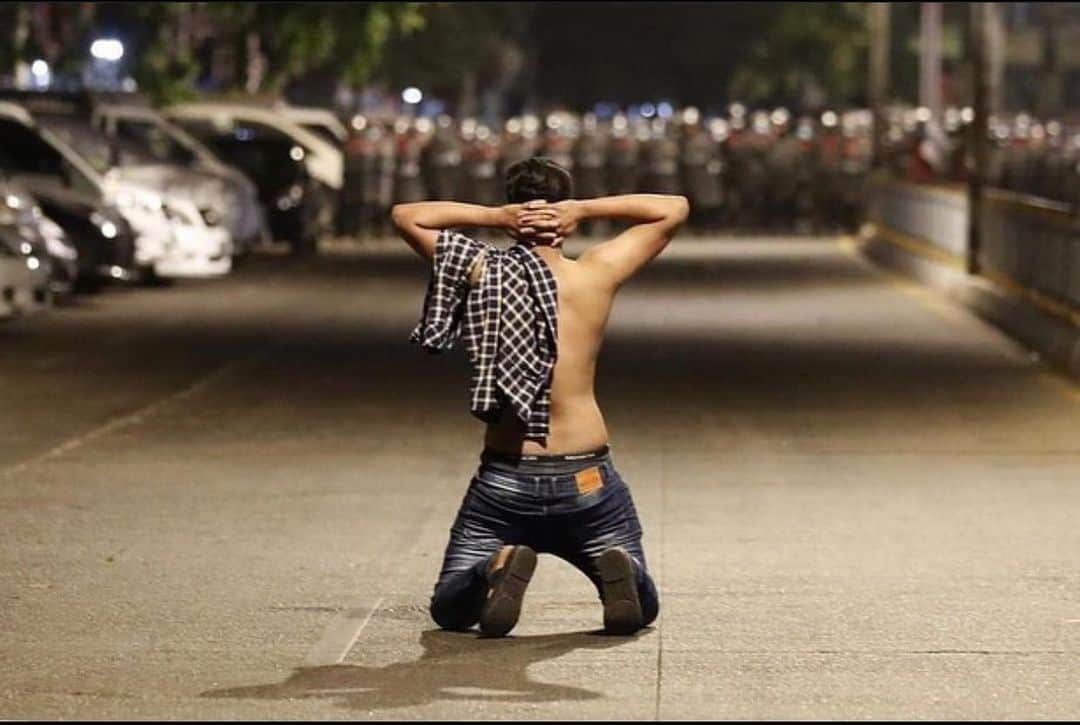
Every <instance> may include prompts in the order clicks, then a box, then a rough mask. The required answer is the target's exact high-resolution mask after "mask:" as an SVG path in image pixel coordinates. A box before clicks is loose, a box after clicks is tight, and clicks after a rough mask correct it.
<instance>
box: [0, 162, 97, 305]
mask: <svg viewBox="0 0 1080 725" xmlns="http://www.w3.org/2000/svg"><path fill="white" fill-rule="evenodd" d="M0 200H2V203H3V207H2V208H0V223H12V224H14V225H15V226H16V228H17V229H18V233H19V237H20V241H19V243H18V250H19V252H20V253H21V254H22V255H23V256H24V257H27V258H30V257H37V258H38V259H47V260H48V261H49V265H50V268H51V269H50V274H49V290H50V291H51V292H52V294H53V298H54V299H57V298H59V299H66V298H68V297H70V295H71V294H72V293H73V292H74V291H75V283H76V281H77V279H78V276H79V253H78V250H77V248H76V247H75V245H74V244H72V243H71V240H69V239H68V236H67V234H66V233H65V232H64V230H63V229H62V228H61V227H60V226H59V225H58V224H56V222H54V221H53V220H52V219H49V218H48V217H47V216H45V214H44V212H42V210H41V207H40V206H39V205H38V203H37V200H36V199H34V198H33V197H32V196H30V194H29V193H27V192H26V190H25V189H23V188H21V187H20V186H19V185H17V184H15V183H14V182H12V181H8V180H6V179H4V178H3V176H0ZM8 219H10V222H8V221H6V220H8Z"/></svg>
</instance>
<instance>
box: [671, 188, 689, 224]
mask: <svg viewBox="0 0 1080 725" xmlns="http://www.w3.org/2000/svg"><path fill="white" fill-rule="evenodd" d="M689 215H690V200H689V199H687V198H686V197H685V196H682V195H679V194H676V195H674V196H672V197H671V211H670V212H668V219H670V220H671V224H672V226H673V227H678V226H681V225H682V223H683V222H685V221H686V217H688V216H689Z"/></svg>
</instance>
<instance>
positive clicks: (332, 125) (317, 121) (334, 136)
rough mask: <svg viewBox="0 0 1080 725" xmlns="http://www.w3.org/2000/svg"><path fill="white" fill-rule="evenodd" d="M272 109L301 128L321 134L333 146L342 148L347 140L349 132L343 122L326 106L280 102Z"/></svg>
mask: <svg viewBox="0 0 1080 725" xmlns="http://www.w3.org/2000/svg"><path fill="white" fill-rule="evenodd" d="M273 110H275V111H277V112H278V113H280V114H282V115H283V116H285V117H286V118H288V119H289V120H290V121H293V122H294V123H296V124H297V125H298V126H300V127H301V128H306V129H307V130H308V131H311V132H312V133H314V134H317V135H319V136H321V137H322V138H323V139H325V140H326V141H327V142H329V143H330V144H331V145H333V146H334V147H335V148H338V149H343V148H344V147H345V142H346V141H348V140H349V132H348V130H347V129H346V128H345V124H343V123H342V122H341V120H340V119H339V118H338V117H337V116H335V115H334V112H333V111H331V110H329V109H327V108H313V107H310V106H290V105H288V104H285V103H282V104H279V105H276V106H274V107H273Z"/></svg>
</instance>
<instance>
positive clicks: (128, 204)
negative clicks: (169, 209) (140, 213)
mask: <svg viewBox="0 0 1080 725" xmlns="http://www.w3.org/2000/svg"><path fill="white" fill-rule="evenodd" d="M116 205H117V206H118V207H120V208H121V209H142V210H144V211H161V207H162V199H161V197H160V196H158V195H157V194H155V193H153V192H151V191H142V190H136V191H121V192H120V193H118V194H117V195H116Z"/></svg>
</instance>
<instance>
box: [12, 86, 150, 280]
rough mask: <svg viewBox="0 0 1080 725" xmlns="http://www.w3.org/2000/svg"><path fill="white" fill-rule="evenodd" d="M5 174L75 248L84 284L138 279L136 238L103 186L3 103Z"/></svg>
mask: <svg viewBox="0 0 1080 725" xmlns="http://www.w3.org/2000/svg"><path fill="white" fill-rule="evenodd" d="M0 171H3V172H4V174H5V175H6V178H7V179H8V180H9V181H10V182H13V183H17V184H18V185H19V187H20V188H22V189H25V190H26V191H27V192H29V193H31V194H32V195H33V198H34V199H36V201H37V202H38V204H39V205H40V207H41V210H42V213H43V214H44V216H45V217H47V218H48V219H49V220H50V221H51V222H53V223H55V224H56V225H57V226H58V227H60V229H61V230H63V232H64V234H65V235H66V237H67V238H68V239H69V240H70V241H71V243H72V244H74V245H75V248H76V249H77V250H78V251H77V254H78V277H79V279H80V280H81V281H83V282H86V283H94V282H97V281H101V280H102V279H118V280H132V279H134V278H135V277H136V276H137V270H136V262H135V234H134V232H133V231H132V229H131V227H130V225H129V224H128V222H127V220H126V218H125V217H124V215H123V214H121V212H120V210H119V209H118V208H117V207H116V206H115V203H114V202H112V201H110V200H109V199H108V197H107V194H106V192H105V189H104V183H103V180H102V179H101V178H100V177H98V176H97V175H96V174H94V172H93V170H92V169H91V168H90V167H89V166H88V165H87V164H86V163H85V162H84V161H82V160H81V159H80V158H79V157H78V155H77V154H75V153H74V152H73V151H72V150H70V149H68V148H67V147H66V146H65V145H64V144H63V142H62V141H60V140H59V139H55V138H53V137H51V135H50V134H49V133H48V131H46V130H44V129H40V128H38V127H37V125H36V124H35V123H34V122H33V120H32V119H31V118H30V116H29V114H27V113H26V112H25V111H24V110H23V109H21V108H19V107H18V106H13V105H12V104H5V103H0ZM50 231H51V230H50ZM54 236H55V233H54Z"/></svg>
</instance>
